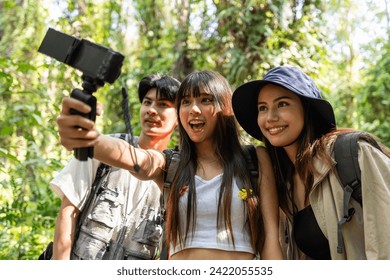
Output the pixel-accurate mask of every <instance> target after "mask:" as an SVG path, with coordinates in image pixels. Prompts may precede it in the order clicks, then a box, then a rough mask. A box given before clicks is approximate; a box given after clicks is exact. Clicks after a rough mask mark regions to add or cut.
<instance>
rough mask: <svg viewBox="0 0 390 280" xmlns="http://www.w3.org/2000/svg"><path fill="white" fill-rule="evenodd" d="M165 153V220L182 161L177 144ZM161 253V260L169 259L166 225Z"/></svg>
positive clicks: (162, 208) (161, 199) (162, 195)
mask: <svg viewBox="0 0 390 280" xmlns="http://www.w3.org/2000/svg"><path fill="white" fill-rule="evenodd" d="M163 153H164V155H165V162H166V163H165V172H164V186H163V189H162V194H161V197H160V204H161V207H160V209H161V217H162V218H163V219H164V220H165V212H166V210H165V207H166V205H167V203H168V196H169V191H170V189H171V185H172V183H173V179H174V178H175V176H176V173H177V170H178V167H179V161H180V151H179V148H178V147H177V146H176V147H175V148H173V149H167V150H164V151H163ZM161 243H162V244H161V253H160V260H168V259H169V253H168V251H169V246H168V244H166V236H165V226H164V230H163V236H162V240H161Z"/></svg>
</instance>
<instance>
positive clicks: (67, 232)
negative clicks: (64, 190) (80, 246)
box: [52, 196, 80, 260]
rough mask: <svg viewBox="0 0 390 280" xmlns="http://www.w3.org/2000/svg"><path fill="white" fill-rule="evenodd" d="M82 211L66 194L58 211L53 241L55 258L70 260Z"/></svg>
mask: <svg viewBox="0 0 390 280" xmlns="http://www.w3.org/2000/svg"><path fill="white" fill-rule="evenodd" d="M79 214H80V211H79V210H78V209H77V208H76V207H75V206H74V205H73V204H72V203H71V202H70V201H69V199H67V198H66V196H64V198H63V199H62V203H61V208H60V212H59V213H58V217H57V222H56V227H55V232H54V242H53V257H52V259H53V260H69V259H70V253H71V250H72V245H73V240H74V233H75V227H76V221H77V217H78V215H79Z"/></svg>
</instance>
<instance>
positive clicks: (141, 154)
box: [57, 97, 165, 185]
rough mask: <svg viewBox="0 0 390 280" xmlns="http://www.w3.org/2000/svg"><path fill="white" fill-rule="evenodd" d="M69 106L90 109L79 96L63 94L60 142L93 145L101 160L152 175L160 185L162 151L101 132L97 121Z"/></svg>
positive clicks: (69, 145)
mask: <svg viewBox="0 0 390 280" xmlns="http://www.w3.org/2000/svg"><path fill="white" fill-rule="evenodd" d="M70 109H75V110H77V111H79V112H82V113H88V112H89V111H90V109H91V108H90V107H89V106H88V105H87V104H85V103H83V102H81V101H79V100H77V99H74V98H70V97H66V98H64V100H63V102H62V110H61V114H60V115H59V117H58V118H57V124H58V128H59V129H58V130H59V135H60V141H61V144H62V145H63V146H64V147H65V148H66V149H68V150H73V149H74V148H81V147H90V146H93V147H94V157H95V158H96V159H98V160H100V161H101V162H104V163H106V164H109V165H112V166H116V167H120V168H124V169H127V170H129V171H130V172H132V173H133V175H134V176H136V177H137V178H139V179H141V180H150V179H153V180H155V181H156V182H157V183H158V184H159V185H160V183H161V182H162V174H163V172H162V170H163V168H164V166H165V157H164V155H163V154H162V153H161V152H159V151H157V150H143V149H138V148H134V147H133V146H131V145H130V144H128V143H127V142H126V141H123V140H121V139H116V138H114V137H109V136H105V135H101V134H100V133H99V132H98V131H97V130H96V129H95V124H94V122H92V121H91V120H89V119H87V118H84V117H82V116H80V115H72V114H70ZM136 164H138V165H139V167H140V170H139V172H135V169H134V166H135V165H136Z"/></svg>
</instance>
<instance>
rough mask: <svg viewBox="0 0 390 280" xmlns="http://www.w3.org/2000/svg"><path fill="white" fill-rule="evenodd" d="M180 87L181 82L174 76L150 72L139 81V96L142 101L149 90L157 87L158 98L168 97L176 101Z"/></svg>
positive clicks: (167, 98)
mask: <svg viewBox="0 0 390 280" xmlns="http://www.w3.org/2000/svg"><path fill="white" fill-rule="evenodd" d="M179 87H180V82H179V81H178V80H176V79H175V78H173V77H170V76H166V75H161V74H150V75H148V76H146V77H144V78H142V79H141V81H140V82H139V85H138V98H139V101H140V102H141V103H142V101H143V99H144V97H145V95H146V94H147V93H148V91H149V90H151V89H153V88H155V89H156V91H157V92H156V94H157V98H158V99H166V100H169V101H171V102H175V99H176V94H177V92H178V90H179Z"/></svg>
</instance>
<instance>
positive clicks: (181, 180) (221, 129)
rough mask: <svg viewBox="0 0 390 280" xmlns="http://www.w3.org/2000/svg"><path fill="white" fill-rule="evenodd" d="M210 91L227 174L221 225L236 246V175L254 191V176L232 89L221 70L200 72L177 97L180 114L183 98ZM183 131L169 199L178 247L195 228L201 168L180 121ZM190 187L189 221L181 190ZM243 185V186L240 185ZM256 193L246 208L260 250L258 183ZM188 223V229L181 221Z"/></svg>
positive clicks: (171, 231) (171, 232)
mask: <svg viewBox="0 0 390 280" xmlns="http://www.w3.org/2000/svg"><path fill="white" fill-rule="evenodd" d="M202 92H207V93H208V94H211V95H213V96H214V102H215V106H216V108H217V109H218V113H217V119H218V120H217V122H218V125H217V126H216V131H215V132H214V138H215V139H214V140H215V145H214V146H215V153H216V156H217V157H218V159H219V162H220V164H221V165H222V167H223V177H222V184H221V190H220V194H219V200H218V214H217V226H218V228H220V227H222V226H224V227H225V228H226V229H228V230H229V232H230V239H231V241H232V243H233V245H234V235H233V230H232V223H231V202H232V185H233V177H236V178H237V179H238V180H237V182H242V188H246V189H247V193H248V194H249V193H250V189H251V188H250V187H248V186H250V177H249V176H250V175H249V173H248V171H247V169H246V167H245V164H246V163H245V158H244V154H243V149H242V147H241V145H240V141H239V131H238V125H237V123H236V120H235V118H234V115H233V109H232V104H231V99H232V91H231V88H230V85H229V83H228V82H227V80H226V79H225V78H224V77H223V76H221V75H220V74H219V73H217V72H213V71H198V72H193V73H191V74H189V75H188V76H187V77H186V78H185V79H184V81H183V82H182V84H181V86H180V88H179V92H178V96H177V99H176V105H177V115H178V116H180V114H179V111H180V105H181V101H182V99H183V98H184V97H186V96H194V97H197V96H200V94H201V93H202ZM179 131H180V151H181V152H180V163H179V167H178V172H177V173H176V174H177V176H176V177H175V178H174V180H173V183H172V188H171V191H170V195H169V200H168V209H167V225H166V227H167V239H168V242H170V243H172V244H173V245H174V246H175V245H176V244H181V245H182V244H184V242H185V241H186V240H187V236H188V233H189V230H190V229H192V231H194V229H195V224H196V208H197V205H196V189H195V179H194V178H195V173H196V170H197V166H198V162H197V154H196V149H195V145H194V143H193V142H192V141H191V139H190V138H189V136H188V134H187V133H186V131H185V130H184V128H183V126H182V124H181V121H179ZM183 186H188V187H189V189H188V201H187V216H186V220H185V221H181V220H180V215H179V199H180V190H181V188H182V187H183ZM240 188H241V186H240ZM254 189H255V190H254V193H253V195H252V196H251V197H249V198H248V199H247V200H246V202H247V203H246V206H245V207H246V209H247V213H248V215H247V216H248V221H247V222H249V227H250V232H251V241H252V246H253V247H254V248H256V249H257V250H258V251H259V252H260V250H261V248H262V245H263V238H264V234H263V223H262V219H261V212H260V202H259V197H258V191H257V186H256V188H254ZM182 223H184V225H185V227H184V229H185V232H182V229H181V226H180V225H181V224H182Z"/></svg>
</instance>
